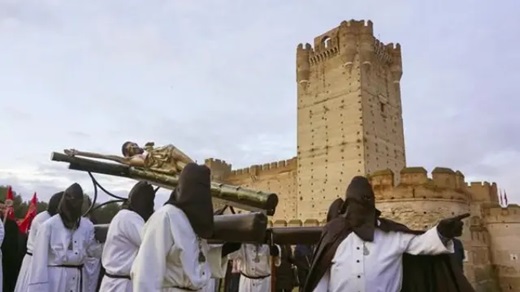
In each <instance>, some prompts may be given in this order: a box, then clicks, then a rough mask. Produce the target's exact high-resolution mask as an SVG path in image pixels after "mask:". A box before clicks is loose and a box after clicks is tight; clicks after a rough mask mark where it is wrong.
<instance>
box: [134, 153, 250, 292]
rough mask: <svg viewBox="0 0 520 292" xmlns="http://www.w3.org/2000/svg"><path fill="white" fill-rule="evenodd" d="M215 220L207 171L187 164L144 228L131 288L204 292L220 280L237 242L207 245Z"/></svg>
mask: <svg viewBox="0 0 520 292" xmlns="http://www.w3.org/2000/svg"><path fill="white" fill-rule="evenodd" d="M213 223H214V222H213V205H212V201H211V188H210V170H209V168H208V167H207V166H204V165H200V166H199V165H197V164H195V163H190V164H188V165H186V167H185V168H184V169H183V170H182V172H181V174H180V176H179V184H178V187H177V189H176V190H175V191H173V192H172V194H171V196H170V198H169V199H168V201H167V202H166V203H165V205H164V206H163V207H161V208H160V209H159V210H157V211H156V212H155V213H154V214H153V215H152V216H151V217H150V219H149V220H148V222H146V224H145V226H144V228H143V231H142V243H141V247H140V248H139V252H138V253H137V256H136V259H135V261H134V264H133V266H132V271H131V278H132V284H133V290H134V292H157V291H162V292H175V291H206V290H205V289H207V288H206V287H207V286H208V285H209V283H210V281H211V280H210V279H211V277H213V278H224V276H225V273H226V267H227V255H228V254H229V253H231V252H233V251H235V250H237V249H238V248H240V244H233V243H229V244H228V243H226V244H224V245H223V246H218V247H210V246H209V245H208V243H207V239H209V238H211V237H212V236H213V230H214V224H213Z"/></svg>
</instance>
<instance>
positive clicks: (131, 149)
mask: <svg viewBox="0 0 520 292" xmlns="http://www.w3.org/2000/svg"><path fill="white" fill-rule="evenodd" d="M121 152H122V153H123V156H124V157H132V156H134V155H139V154H143V152H144V150H143V148H141V147H139V145H138V144H137V143H135V142H132V141H127V142H125V143H123V146H122V147H121Z"/></svg>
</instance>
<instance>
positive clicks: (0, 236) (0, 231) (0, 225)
mask: <svg viewBox="0 0 520 292" xmlns="http://www.w3.org/2000/svg"><path fill="white" fill-rule="evenodd" d="M0 220H1V219H0ZM4 237H5V228H4V222H3V221H2V222H0V246H1V245H2V243H3V242H4ZM2 291H4V270H3V269H2V250H0V292H2Z"/></svg>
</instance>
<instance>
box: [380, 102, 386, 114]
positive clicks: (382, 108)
mask: <svg viewBox="0 0 520 292" xmlns="http://www.w3.org/2000/svg"><path fill="white" fill-rule="evenodd" d="M379 106H380V107H381V112H382V113H384V112H385V104H384V103H382V102H380V103H379Z"/></svg>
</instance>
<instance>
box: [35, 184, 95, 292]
mask: <svg viewBox="0 0 520 292" xmlns="http://www.w3.org/2000/svg"><path fill="white" fill-rule="evenodd" d="M82 205H83V189H82V188H81V186H80V185H79V184H77V183H74V184H72V185H71V186H70V187H68V188H67V189H66V190H65V191H64V193H63V196H62V198H61V200H60V204H59V206H58V214H57V215H55V216H53V217H51V218H50V219H48V220H47V221H45V222H44V223H43V224H42V225H41V226H40V228H39V230H38V234H37V235H36V240H35V242H34V247H33V256H32V263H31V266H30V268H29V284H28V287H27V292H42V291H49V292H50V291H72V292H87V291H88V290H87V287H90V286H92V284H91V283H89V277H88V274H87V273H86V271H85V268H84V264H85V261H86V260H87V258H88V257H95V258H100V257H101V251H102V245H100V244H99V243H98V242H97V241H96V240H95V238H94V225H93V224H92V222H90V220H88V219H86V218H83V217H82V216H81V215H82V212H81V211H82V210H81V209H82V208H81V207H82Z"/></svg>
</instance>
